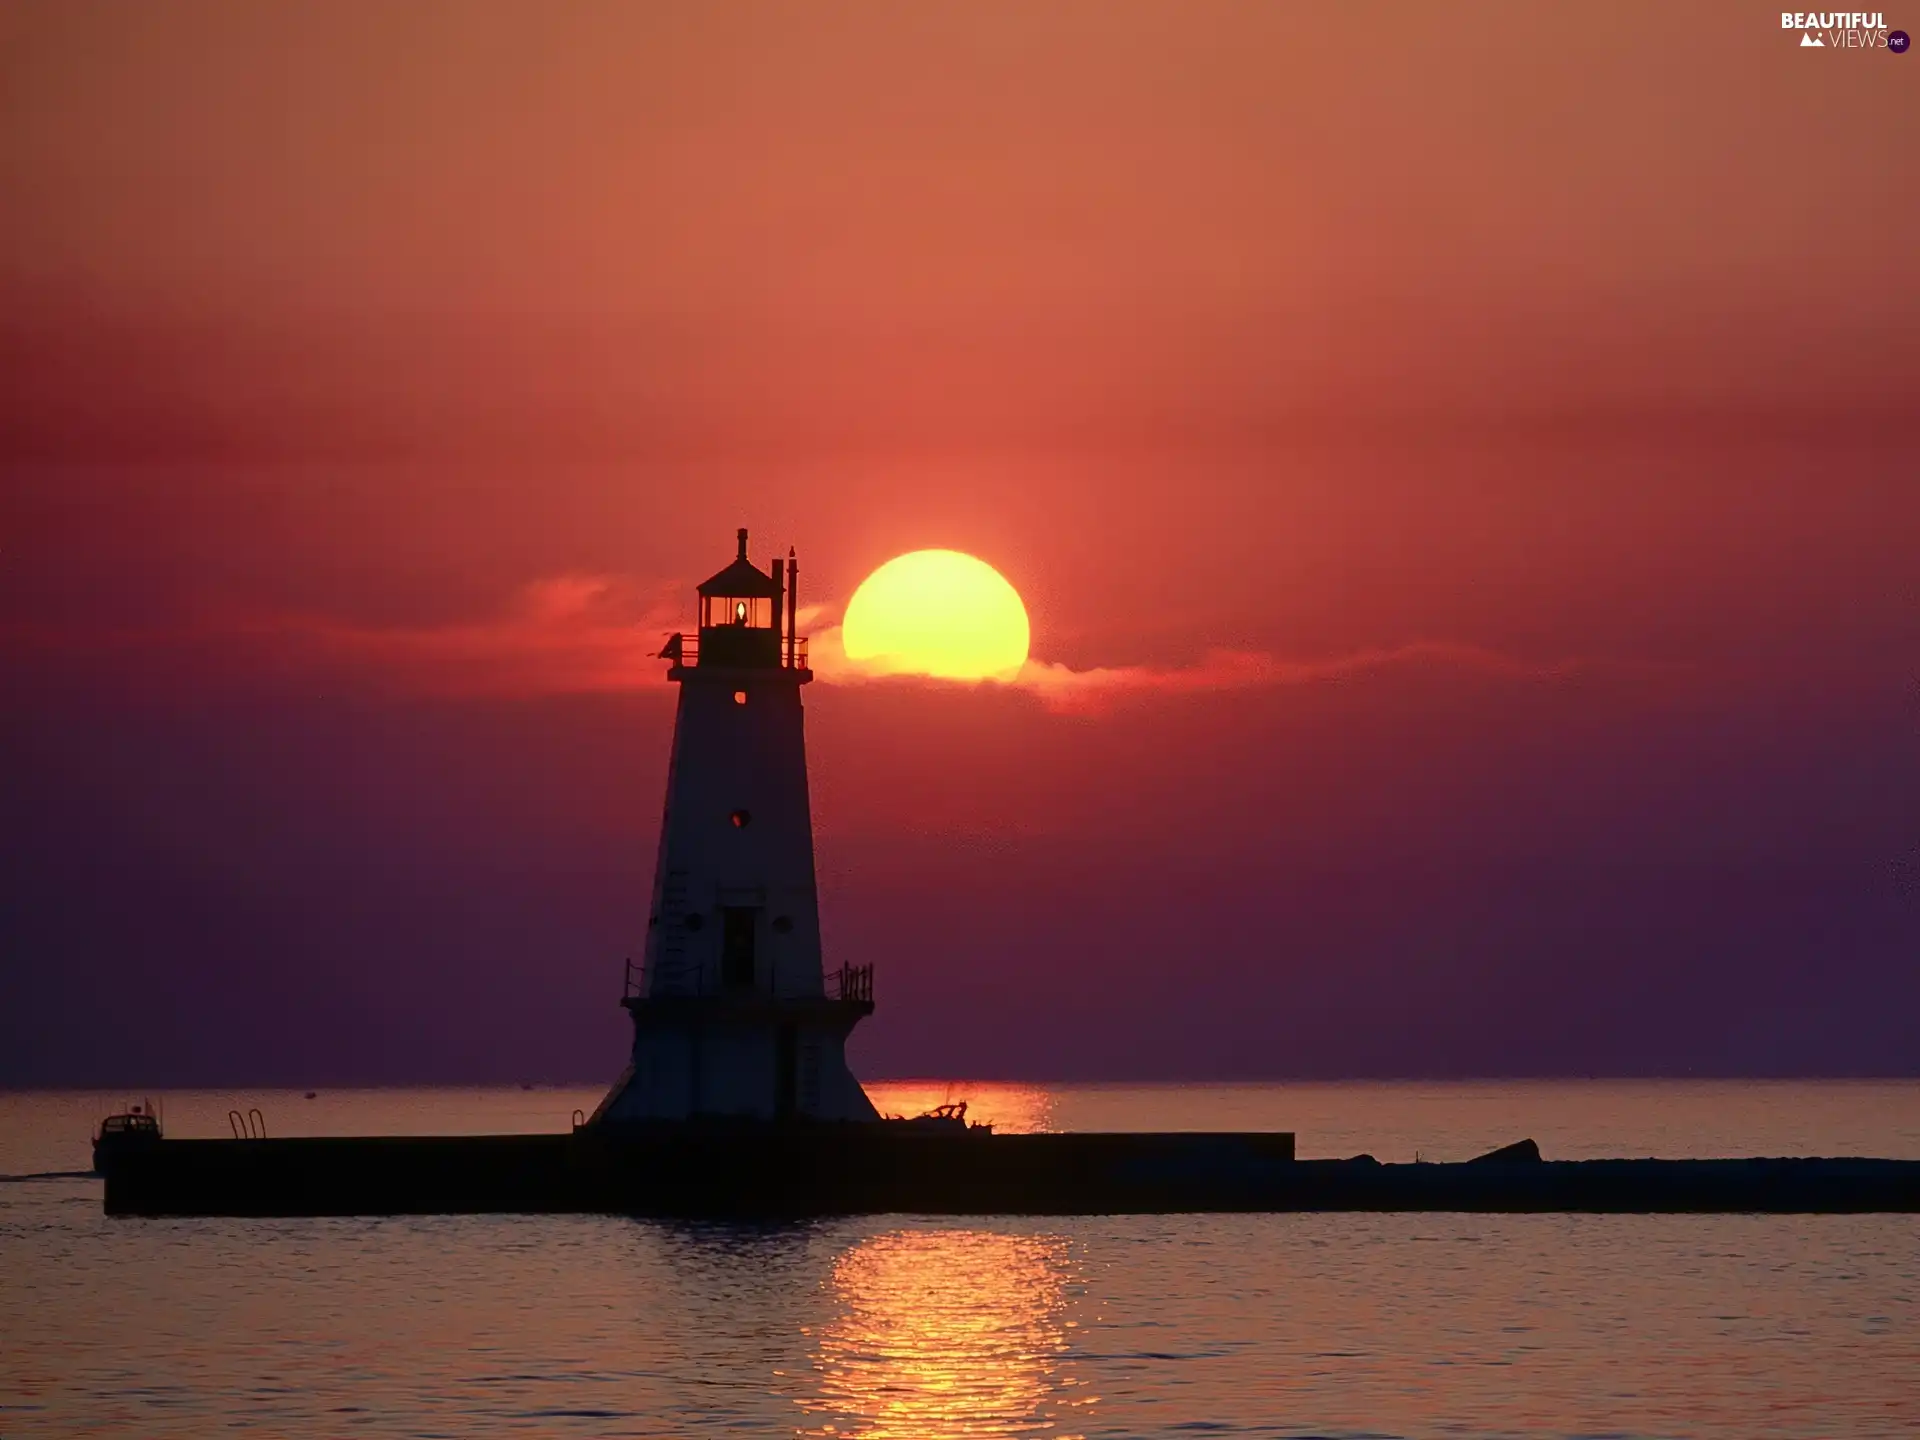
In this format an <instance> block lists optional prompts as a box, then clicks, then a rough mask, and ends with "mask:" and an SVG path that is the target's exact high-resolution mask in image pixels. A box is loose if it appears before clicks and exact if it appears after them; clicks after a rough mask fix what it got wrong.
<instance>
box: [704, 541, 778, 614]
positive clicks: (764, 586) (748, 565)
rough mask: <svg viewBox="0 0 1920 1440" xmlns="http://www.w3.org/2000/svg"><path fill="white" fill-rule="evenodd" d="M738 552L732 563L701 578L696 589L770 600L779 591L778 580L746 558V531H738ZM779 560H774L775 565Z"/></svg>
mask: <svg viewBox="0 0 1920 1440" xmlns="http://www.w3.org/2000/svg"><path fill="white" fill-rule="evenodd" d="M739 540H740V553H739V554H738V555H736V556H734V557H733V563H732V564H731V565H729V566H727V568H726V569H724V570H722V571H721V572H720V573H719V574H718V575H714V576H710V577H709V578H708V579H706V580H703V581H702V582H701V583H700V585H699V587H698V589H699V593H700V594H702V595H741V596H749V597H751V596H764V597H765V598H767V599H769V600H771V599H773V598H775V597H776V596H778V595H779V593H780V582H779V581H778V580H776V579H774V578H773V576H771V575H768V574H765V573H764V572H763V571H761V570H760V569H759V568H758V567H756V566H755V565H754V563H753V562H752V561H751V560H749V559H747V532H746V531H745V530H742V531H740V532H739ZM778 563H779V562H778V561H776V562H775V564H776V565H777V564H778Z"/></svg>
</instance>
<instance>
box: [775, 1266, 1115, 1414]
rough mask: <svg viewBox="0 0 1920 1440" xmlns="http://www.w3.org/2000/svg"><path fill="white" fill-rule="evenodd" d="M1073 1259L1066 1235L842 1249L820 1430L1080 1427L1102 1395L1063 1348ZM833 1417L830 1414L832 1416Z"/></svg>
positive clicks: (822, 1351) (809, 1404)
mask: <svg viewBox="0 0 1920 1440" xmlns="http://www.w3.org/2000/svg"><path fill="white" fill-rule="evenodd" d="M1070 1273H1071V1264H1070V1257H1069V1254H1068V1242H1067V1241H1066V1240H1065V1239H1064V1238H1063V1237H1061V1236H1058V1235H1009V1234H1003V1233H993V1232H988V1231H981V1230H969V1229H951V1230H949V1229H936V1230H897V1231H891V1232H889V1233H887V1234H884V1235H876V1236H872V1237H870V1238H868V1239H866V1240H863V1241H861V1242H860V1243H859V1244H857V1245H855V1246H854V1247H853V1248H852V1249H850V1250H848V1251H847V1252H846V1253H845V1254H844V1255H842V1256H841V1257H840V1258H839V1260H838V1261H837V1262H836V1263H835V1265H834V1268H833V1278H832V1282H831V1290H832V1298H833V1300H834V1302H835V1304H836V1306H837V1310H838V1314H837V1315H836V1316H835V1318H834V1319H833V1320H832V1321H831V1322H829V1323H828V1324H827V1325H825V1326H824V1327H823V1328H821V1329H820V1330H819V1331H817V1332H815V1333H814V1334H813V1335H812V1339H813V1342H814V1344H813V1365H814V1369H815V1372H816V1376H817V1382H818V1391H817V1393H816V1394H815V1395H812V1396H808V1397H804V1398H802V1399H801V1401H800V1405H801V1408H802V1409H803V1410H805V1411H807V1412H809V1413H811V1414H815V1415H819V1416H821V1417H823V1418H822V1422H821V1423H820V1424H818V1425H816V1426H815V1427H814V1428H812V1429H808V1430H805V1431H803V1432H802V1433H803V1434H807V1435H811V1436H859V1437H863V1440H954V1437H962V1436H983V1435H1025V1434H1031V1433H1033V1432H1035V1431H1036V1430H1045V1431H1046V1432H1047V1433H1049V1434H1052V1435H1058V1436H1060V1437H1061V1440H1075V1437H1077V1436H1078V1435H1079V1434H1080V1430H1079V1428H1078V1427H1079V1425H1081V1424H1084V1423H1085V1422H1086V1421H1088V1420H1089V1419H1090V1418H1091V1415H1090V1413H1089V1412H1090V1411H1091V1409H1092V1407H1093V1406H1094V1405H1095V1404H1096V1403H1097V1400H1096V1397H1095V1396H1094V1395H1093V1394H1092V1392H1091V1391H1090V1390H1089V1389H1088V1388H1087V1386H1086V1384H1085V1382H1084V1381H1083V1380H1081V1379H1079V1378H1078V1377H1077V1376H1076V1375H1075V1374H1074V1373H1073V1370H1072V1367H1071V1366H1069V1365H1068V1364H1067V1362H1066V1358H1065V1357H1066V1352H1067V1349H1068V1344H1069V1332H1070V1331H1071V1330H1072V1329H1073V1328H1074V1322H1073V1321H1072V1320H1070V1319H1068V1318H1067V1314H1066V1311H1067V1299H1068V1287H1069V1277H1070ZM826 1416H831V1417H832V1418H831V1419H830V1420H829V1419H825V1418H824V1417H826Z"/></svg>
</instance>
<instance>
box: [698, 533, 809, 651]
mask: <svg viewBox="0 0 1920 1440" xmlns="http://www.w3.org/2000/svg"><path fill="white" fill-rule="evenodd" d="M737 539H738V541H739V546H740V548H739V552H738V553H737V554H736V555H735V556H734V559H733V563H732V564H731V565H729V566H727V568H726V569H724V570H722V571H721V572H720V573H719V574H718V575H715V576H713V577H712V578H711V579H709V580H707V581H705V582H703V583H702V584H701V585H700V586H699V587H698V593H699V597H700V600H699V604H700V632H699V645H698V649H697V651H696V654H697V661H696V663H698V664H701V665H711V666H724V667H726V668H728V669H734V668H746V669H759V668H762V667H778V666H780V665H782V664H783V663H784V664H786V665H789V666H791V665H794V664H795V663H796V660H797V657H796V656H795V655H794V653H793V652H794V649H795V643H794V642H795V638H796V637H795V636H794V633H793V630H794V627H793V623H792V621H793V614H792V611H793V606H792V592H793V577H794V571H795V570H796V568H797V567H796V566H795V564H794V562H793V561H792V559H789V560H788V561H787V575H786V577H785V581H786V583H784V584H783V583H782V579H783V577H782V575H781V573H780V561H779V559H778V558H776V559H775V560H774V561H773V563H772V564H771V565H770V566H769V567H768V568H767V569H766V570H764V571H763V570H761V569H760V568H759V567H758V566H756V565H755V564H754V563H753V562H752V561H751V560H749V559H748V558H747V532H746V531H745V530H744V529H743V530H740V531H738V532H737ZM783 630H784V632H785V633H784V635H783V633H782V632H783ZM676 648H679V647H676ZM686 648H688V649H691V648H692V647H686ZM678 658H680V659H682V661H683V663H684V661H685V660H690V659H694V656H689V655H685V654H684V651H683V652H682V653H681V655H680V656H679V657H678Z"/></svg>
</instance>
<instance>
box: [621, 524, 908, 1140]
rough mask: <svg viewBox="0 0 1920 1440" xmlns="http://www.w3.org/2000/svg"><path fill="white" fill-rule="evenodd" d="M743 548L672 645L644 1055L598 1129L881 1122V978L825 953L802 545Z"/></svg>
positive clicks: (636, 1012)
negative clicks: (872, 1072) (874, 1055)
mask: <svg viewBox="0 0 1920 1440" xmlns="http://www.w3.org/2000/svg"><path fill="white" fill-rule="evenodd" d="M738 547H739V548H738V551H737V553H736V554H735V556H734V559H733V563H732V564H730V565H728V566H727V567H726V569H724V570H722V571H720V573H719V574H717V575H715V576H713V577H712V578H711V579H710V580H708V581H706V582H705V583H704V584H702V585H700V586H699V587H698V591H697V593H698V604H699V627H698V630H697V631H696V633H694V634H693V635H684V634H678V635H672V636H669V637H668V639H667V643H666V644H665V645H664V646H663V647H662V648H661V651H660V655H661V658H662V659H664V660H666V661H667V663H668V670H667V678H668V679H669V680H671V681H673V682H674V683H675V684H677V685H678V686H679V687H680V695H679V703H678V707H677V709H676V711H675V715H674V726H673V751H672V756H671V759H670V760H669V762H668V767H667V803H666V812H665V814H664V815H663V816H662V817H661V821H660V849H659V852H658V858H657V859H656V861H655V865H654V878H653V900H652V904H651V906H650V908H649V913H648V916H647V937H646V945H645V949H644V952H643V956H642V959H641V962H640V964H639V965H638V966H637V967H636V966H634V965H633V964H632V962H631V961H629V963H628V967H627V976H626V985H625V988H624V992H623V995H622V1000H621V1003H622V1005H623V1006H624V1007H625V1008H626V1010H627V1012H628V1013H629V1014H630V1015H631V1016H632V1017H633V1056H632V1059H631V1060H630V1062H629V1063H628V1065H627V1068H626V1070H625V1071H624V1072H623V1073H622V1074H621V1076H620V1078H619V1079H618V1080H617V1081H615V1082H614V1085H613V1088H612V1089H611V1090H609V1091H608V1092H607V1097H606V1099H605V1100H603V1101H602V1102H601V1103H600V1107H599V1109H598V1110H596V1111H595V1112H594V1116H593V1122H592V1123H595V1124H601V1125H608V1126H623V1125H629V1124H636V1123H645V1122H660V1121H687V1120H704V1119H720V1118H728V1119H734V1120H757V1121H769V1122H774V1121H787V1122H798V1121H809V1120H814V1121H851V1120H875V1119H878V1118H879V1117H878V1115H877V1113H876V1112H875V1110H874V1108H873V1103H872V1102H871V1101H870V1100H868V1099H867V1095H866V1092H865V1091H864V1090H862V1089H861V1088H860V1082H859V1081H857V1080H855V1079H854V1078H853V1074H852V1072H851V1071H849V1070H848V1069H847V1062H846V1040H847V1035H848V1033H849V1032H850V1031H851V1030H852V1029H853V1027H854V1026H855V1025H856V1024H857V1023H858V1022H859V1021H860V1020H861V1018H862V1017H864V1016H867V1015H871V1014H872V1013H873V969H872V967H871V966H860V967H851V968H849V967H841V968H840V969H838V970H836V971H834V972H832V973H831V974H829V973H828V972H827V970H826V968H825V965H824V962H823V960H822V955H821V947H820V906H819V898H818V895H817V892H816V890H815V885H814V868H813V816H812V811H811V807H810V805H809V803H808V797H807V746H806V732H805V719H804V715H803V712H802V709H801V705H800V687H801V686H803V685H805V684H807V683H808V682H809V681H810V680H812V679H813V672H812V671H811V670H810V669H808V668H807V642H806V640H805V638H804V637H802V636H801V635H800V634H799V629H798V624H797V617H796V606H795V603H794V602H795V591H796V585H797V582H798V579H799V566H798V563H797V561H796V560H795V558H794V555H793V551H792V550H791V549H789V550H788V552H787V558H786V562H785V567H784V571H785V573H784V575H783V573H782V564H781V561H780V559H779V557H778V556H776V557H775V558H774V560H773V561H772V563H771V564H770V565H769V566H768V568H767V569H766V570H764V571H763V570H761V569H760V568H759V567H758V566H757V565H755V564H754V563H753V562H752V561H751V560H749V559H748V558H747V532H746V531H745V530H741V531H739V532H738Z"/></svg>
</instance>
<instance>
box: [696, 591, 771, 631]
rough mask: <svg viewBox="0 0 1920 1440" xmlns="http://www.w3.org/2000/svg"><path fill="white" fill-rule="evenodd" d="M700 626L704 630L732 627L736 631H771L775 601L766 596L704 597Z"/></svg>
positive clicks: (701, 601)
mask: <svg viewBox="0 0 1920 1440" xmlns="http://www.w3.org/2000/svg"><path fill="white" fill-rule="evenodd" d="M700 625H701V628H702V629H713V628H715V627H716V626H721V625H731V626H734V627H735V628H736V629H738V628H745V629H748V630H771V629H772V628H773V601H771V600H770V599H768V598H767V597H766V596H764V595H703V596H701V597H700Z"/></svg>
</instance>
